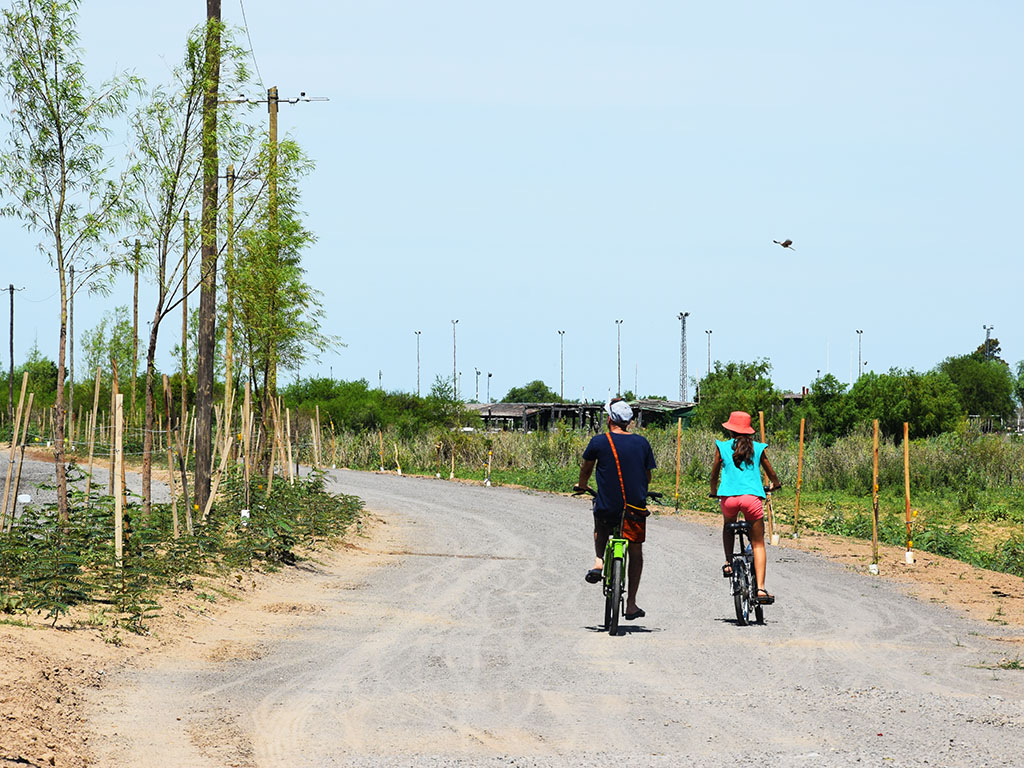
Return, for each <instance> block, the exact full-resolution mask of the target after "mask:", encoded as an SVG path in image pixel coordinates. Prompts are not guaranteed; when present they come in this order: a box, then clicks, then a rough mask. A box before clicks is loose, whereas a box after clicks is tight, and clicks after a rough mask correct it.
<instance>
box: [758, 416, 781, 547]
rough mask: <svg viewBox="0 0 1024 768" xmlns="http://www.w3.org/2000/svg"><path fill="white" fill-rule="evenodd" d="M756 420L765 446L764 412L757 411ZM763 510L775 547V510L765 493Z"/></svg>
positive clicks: (776, 540) (776, 538)
mask: <svg viewBox="0 0 1024 768" xmlns="http://www.w3.org/2000/svg"><path fill="white" fill-rule="evenodd" d="M757 418H758V421H759V422H760V425H761V442H762V443H765V444H767V442H768V441H767V440H766V439H765V436H764V411H758V412H757ZM764 509H765V517H767V518H768V539H769V541H771V543H772V544H773V545H776V544H778V543H779V537H778V535H777V534H776V533H775V510H774V509H772V495H771V493H769V492H765V498H764Z"/></svg>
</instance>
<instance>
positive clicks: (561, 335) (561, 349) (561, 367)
mask: <svg viewBox="0 0 1024 768" xmlns="http://www.w3.org/2000/svg"><path fill="white" fill-rule="evenodd" d="M558 380H559V382H560V384H559V388H558V398H559V399H560V400H563V401H564V400H565V331H559V332H558Z"/></svg>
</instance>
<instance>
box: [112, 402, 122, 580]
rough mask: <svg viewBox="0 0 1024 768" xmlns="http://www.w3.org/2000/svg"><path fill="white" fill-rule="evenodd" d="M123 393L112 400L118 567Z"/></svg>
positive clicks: (116, 555) (119, 564) (117, 555)
mask: <svg viewBox="0 0 1024 768" xmlns="http://www.w3.org/2000/svg"><path fill="white" fill-rule="evenodd" d="M123 408H124V395H117V397H116V398H115V400H114V462H115V467H114V469H115V472H114V561H115V563H116V565H117V567H118V568H119V569H120V568H122V567H123V566H124V501H123V496H122V495H123V493H124V484H123V483H124V481H123V480H122V475H121V469H123V467H124V455H123V454H124V445H123V443H122V438H123V432H122V430H123V424H122V423H121V422H122V419H123V418H124V412H123Z"/></svg>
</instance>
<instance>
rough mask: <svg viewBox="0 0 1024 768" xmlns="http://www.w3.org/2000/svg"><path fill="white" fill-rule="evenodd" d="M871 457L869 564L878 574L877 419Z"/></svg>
mask: <svg viewBox="0 0 1024 768" xmlns="http://www.w3.org/2000/svg"><path fill="white" fill-rule="evenodd" d="M874 432H875V435H874V438H873V440H872V451H871V453H872V457H871V564H872V565H874V566H875V567H874V572H875V573H878V419H875V423H874Z"/></svg>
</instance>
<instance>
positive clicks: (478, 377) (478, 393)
mask: <svg viewBox="0 0 1024 768" xmlns="http://www.w3.org/2000/svg"><path fill="white" fill-rule="evenodd" d="M473 370H474V371H476V396H475V397H474V398H473V399H474V400H476V401H477V402H478V403H479V402H480V369H479V368H477V367H476V366H475V365H474V366H473Z"/></svg>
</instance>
